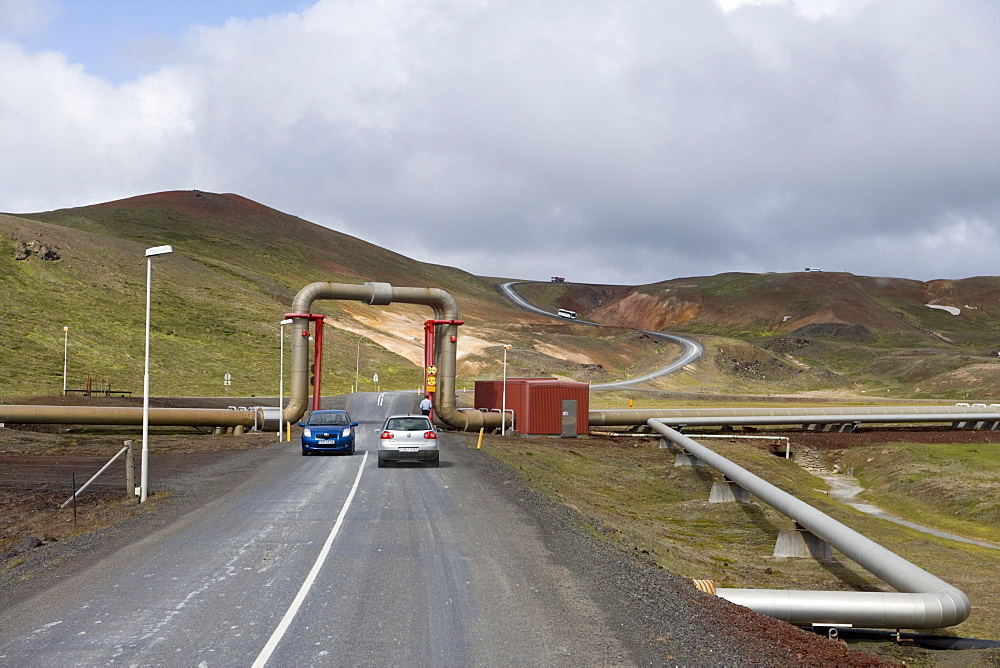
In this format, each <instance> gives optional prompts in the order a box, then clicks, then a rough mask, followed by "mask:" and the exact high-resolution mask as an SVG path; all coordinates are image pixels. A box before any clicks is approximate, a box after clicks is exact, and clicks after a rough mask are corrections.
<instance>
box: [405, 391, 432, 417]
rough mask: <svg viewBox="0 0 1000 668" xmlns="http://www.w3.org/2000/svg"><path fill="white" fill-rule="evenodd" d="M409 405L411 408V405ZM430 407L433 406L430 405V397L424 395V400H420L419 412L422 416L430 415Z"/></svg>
mask: <svg viewBox="0 0 1000 668" xmlns="http://www.w3.org/2000/svg"><path fill="white" fill-rule="evenodd" d="M410 405H411V406H412V405H413V404H410ZM432 405H433V404H431V396H430V395H429V394H425V395H424V398H423V399H421V400H420V412H421V413H422V414H423V415H430V414H431V407H432Z"/></svg>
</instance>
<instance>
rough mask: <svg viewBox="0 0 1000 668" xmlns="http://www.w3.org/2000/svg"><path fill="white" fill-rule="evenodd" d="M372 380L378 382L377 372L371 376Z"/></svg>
mask: <svg viewBox="0 0 1000 668" xmlns="http://www.w3.org/2000/svg"><path fill="white" fill-rule="evenodd" d="M372 382H373V383H377V382H378V374H375V375H374V376H372Z"/></svg>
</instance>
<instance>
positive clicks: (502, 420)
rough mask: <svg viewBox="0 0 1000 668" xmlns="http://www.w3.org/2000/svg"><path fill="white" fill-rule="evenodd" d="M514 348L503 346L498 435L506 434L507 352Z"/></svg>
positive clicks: (507, 345)
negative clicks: (501, 395)
mask: <svg viewBox="0 0 1000 668" xmlns="http://www.w3.org/2000/svg"><path fill="white" fill-rule="evenodd" d="M513 347H514V346H512V345H509V344H505V345H504V347H503V399H502V400H501V401H502V403H501V404H500V435H501V436H503V435H504V434H506V433H507V351H508V350H510V349H511V348H513Z"/></svg>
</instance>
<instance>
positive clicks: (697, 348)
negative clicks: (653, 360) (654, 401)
mask: <svg viewBox="0 0 1000 668" xmlns="http://www.w3.org/2000/svg"><path fill="white" fill-rule="evenodd" d="M524 282H525V281H511V282H508V283H503V284H501V285H500V290H501V292H502V293H503V295H504V296H505V297H507V298H508V299H509V300H511V301H512V302H514V303H515V304H516V305H518V306H520V307H521V308H523V309H524V310H526V311H531V312H532V313H537V314H538V315H544V316H548V317H550V318H556V319H558V320H562V321H564V322H565V318H560V317H559V316H558V315H556V314H555V313H552V312H550V311H546V310H545V309H541V308H538V307H537V306H535V305H534V304H532V303H531V302H529V301H528V300H526V299H525V298H524V297H522V296H521V295H519V294H518V293H517V290H515V289H514V286H515V285H518V284H519V283H524ZM573 322H575V323H580V324H582V325H591V326H593V327H610V326H611V325H605V324H603V323H600V322H593V321H592V320H579V319H577V320H573ZM641 331H642V332H643V334H648V335H649V336H655V337H656V338H658V339H663V340H665V341H670V342H671V343H676V344H677V345H679V346H680V347H681V356H680V357H678V358H677V359H676V360H674V361H673V362H671V363H670V364H668V365H666V366H664V367H660V368H659V369H657V370H656V371H652V372H650V373H647V374H644V375H642V376H636V377H635V378H629V379H627V380H618V381H614V382H611V383H597V384H595V385H591V386H590V389H592V390H618V389H624V388H628V387H634V386H636V385H639V384H641V383H645V382H648V381H650V380H653V379H654V378H660V377H661V376H669V375H670V374H673V373H677V372H678V371H680V370H681V369H683V368H684V367H685V366H687V365H688V364H691V363H692V362H696V361H698V359H700V358H701V356H702V355H703V354H704V352H705V349H704V348H702V346H701V344H700V343H698V342H697V341H692V340H691V339H686V338H684V337H681V336H676V335H674V334H666V333H664V332H655V331H652V330H646V329H644V330H641Z"/></svg>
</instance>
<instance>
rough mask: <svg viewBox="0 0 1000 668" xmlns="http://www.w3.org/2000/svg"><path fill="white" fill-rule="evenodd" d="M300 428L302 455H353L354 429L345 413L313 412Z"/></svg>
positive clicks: (354, 424)
mask: <svg viewBox="0 0 1000 668" xmlns="http://www.w3.org/2000/svg"><path fill="white" fill-rule="evenodd" d="M299 426H300V427H302V454H303V455H309V454H312V453H314V452H316V453H328V452H339V453H344V454H348V455H353V454H354V427H357V426H358V423H357V422H351V416H350V415H348V414H347V411H332V410H331V411H313V412H312V413H310V414H309V419H308V420H306V421H305V422H300V423H299Z"/></svg>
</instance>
